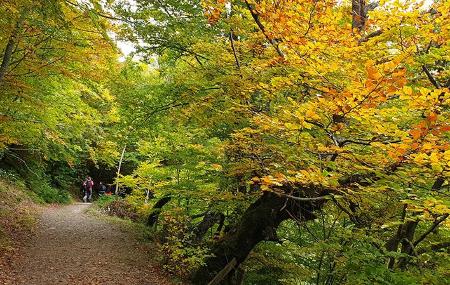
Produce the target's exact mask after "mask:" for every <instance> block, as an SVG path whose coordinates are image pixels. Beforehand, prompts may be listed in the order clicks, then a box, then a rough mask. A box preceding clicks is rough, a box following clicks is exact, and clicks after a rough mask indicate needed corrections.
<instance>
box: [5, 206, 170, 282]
mask: <svg viewBox="0 0 450 285" xmlns="http://www.w3.org/2000/svg"><path fill="white" fill-rule="evenodd" d="M89 206H90V205H89V204H81V203H77V204H72V205H69V206H53V207H48V208H46V209H45V210H44V211H43V214H42V218H41V220H40V223H39V226H38V229H37V234H36V236H33V237H32V238H31V240H30V242H29V243H28V245H27V246H26V247H25V248H24V249H23V251H22V252H23V255H22V256H21V257H20V258H18V260H17V261H16V263H17V264H15V266H14V272H13V276H14V279H16V280H14V281H12V282H13V283H10V284H27V285H41V284H42V285H43V284H45V285H53V284H75V285H77V284H83V285H88V284H89V285H91V284H108V285H109V284H124V285H125V284H127V285H147V284H148V285H154V284H171V283H170V282H169V281H168V279H167V278H165V277H163V276H162V275H161V273H160V272H159V270H158V268H157V266H155V265H154V264H155V261H152V259H151V254H152V250H151V248H150V247H149V246H148V245H145V243H143V242H142V241H140V240H139V237H138V234H136V233H134V232H133V231H132V230H129V229H126V228H125V227H123V226H119V225H115V224H113V223H110V222H108V221H106V220H105V219H100V218H97V217H94V216H92V215H90V214H87V213H86V210H87V209H88V207H89Z"/></svg>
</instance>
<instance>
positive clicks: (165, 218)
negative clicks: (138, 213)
mask: <svg viewBox="0 0 450 285" xmlns="http://www.w3.org/2000/svg"><path fill="white" fill-rule="evenodd" d="M189 221H190V218H189V216H187V215H185V213H184V211H183V210H182V209H181V208H176V209H172V210H171V211H170V212H165V213H163V214H161V225H162V230H161V234H162V239H163V244H162V245H161V253H162V256H163V264H164V269H166V270H167V271H169V272H171V273H173V274H176V275H179V276H181V277H184V278H186V277H188V276H189V275H190V274H191V273H193V272H194V271H195V270H196V269H197V268H198V267H199V266H201V265H203V264H204V259H205V258H206V257H208V256H209V255H208V252H209V249H208V248H207V247H205V246H200V245H196V244H193V243H192V234H191V233H190V232H189V229H188V225H189V224H190V223H189Z"/></svg>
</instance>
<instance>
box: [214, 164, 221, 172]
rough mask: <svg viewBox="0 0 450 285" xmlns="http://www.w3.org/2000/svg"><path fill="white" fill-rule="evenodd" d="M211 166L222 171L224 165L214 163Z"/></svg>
mask: <svg viewBox="0 0 450 285" xmlns="http://www.w3.org/2000/svg"><path fill="white" fill-rule="evenodd" d="M211 167H212V168H213V169H214V170H216V171H222V165H220V164H212V165H211Z"/></svg>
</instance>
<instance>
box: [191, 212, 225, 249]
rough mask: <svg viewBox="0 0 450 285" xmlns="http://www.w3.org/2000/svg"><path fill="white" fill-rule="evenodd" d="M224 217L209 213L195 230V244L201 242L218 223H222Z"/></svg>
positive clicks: (219, 214)
mask: <svg viewBox="0 0 450 285" xmlns="http://www.w3.org/2000/svg"><path fill="white" fill-rule="evenodd" d="M222 216H223V214H221V213H216V212H207V213H206V214H205V216H204V217H203V220H202V221H201V222H200V223H199V224H198V225H197V226H196V227H195V228H194V230H193V233H194V236H195V242H199V241H201V240H202V238H203V236H204V235H205V234H206V232H207V231H208V230H209V229H210V228H211V227H212V226H214V225H215V224H216V223H218V222H220V221H221V217H222Z"/></svg>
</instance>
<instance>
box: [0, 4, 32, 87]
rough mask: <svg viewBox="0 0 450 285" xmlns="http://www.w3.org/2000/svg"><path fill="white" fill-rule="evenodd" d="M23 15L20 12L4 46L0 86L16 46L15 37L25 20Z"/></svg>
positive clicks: (0, 69) (23, 12) (0, 67)
mask: <svg viewBox="0 0 450 285" xmlns="http://www.w3.org/2000/svg"><path fill="white" fill-rule="evenodd" d="M25 14H26V13H25V11H22V13H21V14H20V17H19V19H18V20H17V22H16V25H15V26H14V29H13V30H12V32H11V35H10V36H9V40H8V43H7V44H6V47H5V52H4V53H3V59H2V64H1V65H0V84H2V81H3V78H4V77H5V75H6V72H7V71H8V66H9V63H10V62H11V58H12V54H13V50H14V46H15V45H16V40H17V36H18V34H19V30H20V28H21V27H22V23H23V21H24V20H25Z"/></svg>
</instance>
